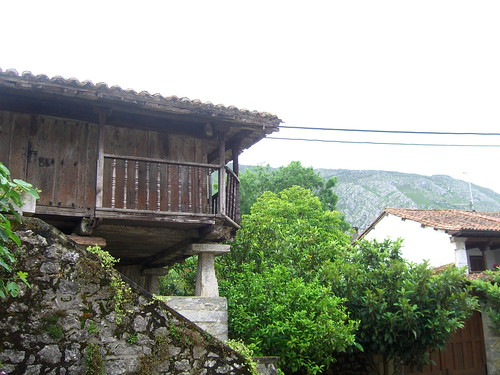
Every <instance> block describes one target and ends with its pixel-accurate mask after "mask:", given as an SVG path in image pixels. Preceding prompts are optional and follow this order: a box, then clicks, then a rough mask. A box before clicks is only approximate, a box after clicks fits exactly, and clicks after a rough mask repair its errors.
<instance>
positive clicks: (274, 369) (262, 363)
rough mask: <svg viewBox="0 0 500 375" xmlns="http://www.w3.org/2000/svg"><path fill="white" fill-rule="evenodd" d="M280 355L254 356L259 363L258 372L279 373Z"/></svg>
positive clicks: (264, 373) (274, 374)
mask: <svg viewBox="0 0 500 375" xmlns="http://www.w3.org/2000/svg"><path fill="white" fill-rule="evenodd" d="M279 359H280V357H253V360H254V361H255V363H256V364H257V372H258V373H259V374H261V375H278V362H279Z"/></svg>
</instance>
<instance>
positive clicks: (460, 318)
mask: <svg viewBox="0 0 500 375" xmlns="http://www.w3.org/2000/svg"><path fill="white" fill-rule="evenodd" d="M399 249H400V242H391V241H385V242H382V243H378V242H376V241H373V242H369V241H362V242H360V243H358V244H357V245H356V246H355V247H353V248H351V249H349V250H348V251H346V253H345V257H344V259H343V260H342V262H341V263H338V264H337V265H336V267H335V269H331V270H330V275H329V276H330V277H331V279H332V288H333V291H334V293H335V294H337V295H339V296H342V297H344V298H346V300H347V301H346V306H347V309H348V311H349V312H350V313H351V316H352V318H353V319H357V320H359V321H360V325H359V330H358V332H357V334H356V340H357V342H358V343H359V344H360V345H361V346H362V348H363V349H364V353H361V352H360V351H359V350H358V349H356V348H352V351H353V352H354V353H355V356H356V357H360V356H361V357H365V359H366V360H367V362H369V363H370V362H371V364H372V365H373V366H374V367H377V364H376V363H374V359H375V358H381V359H382V362H383V363H382V367H385V368H386V370H387V366H389V365H391V364H397V363H404V364H407V365H417V366H419V365H422V364H424V363H425V362H426V359H427V352H428V350H429V349H431V348H432V349H442V348H444V347H445V346H446V344H447V343H448V341H449V339H450V338H451V335H452V333H453V332H454V331H456V330H457V329H459V328H461V327H463V324H464V321H465V320H466V319H468V317H469V316H470V314H471V313H472V311H473V310H474V309H477V301H476V299H475V298H474V297H473V296H472V295H471V294H470V287H469V286H468V282H467V280H466V278H465V273H464V270H463V269H459V268H456V267H452V266H450V267H447V268H446V269H445V270H444V271H442V272H441V273H434V271H433V270H432V269H430V268H429V267H428V265H427V264H426V263H422V264H414V263H409V262H407V261H405V260H404V259H402V258H401V256H400V252H399ZM379 365H380V364H379Z"/></svg>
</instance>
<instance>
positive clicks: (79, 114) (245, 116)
mask: <svg viewBox="0 0 500 375" xmlns="http://www.w3.org/2000/svg"><path fill="white" fill-rule="evenodd" d="M280 122H281V120H280V119H279V118H277V117H276V116H274V115H270V114H268V113H259V112H251V111H247V110H239V109H237V108H235V107H225V106H221V105H213V104H211V103H202V102H200V101H196V100H189V99H186V98H177V97H163V96H161V95H159V94H155V95H151V94H149V93H147V92H140V93H138V92H135V91H132V90H124V89H122V88H120V87H108V86H107V85H106V84H103V83H98V84H93V83H92V82H89V81H84V82H80V81H78V80H77V79H64V78H62V77H54V78H49V77H47V76H45V75H37V76H35V75H32V74H31V73H29V72H25V73H23V74H18V73H17V72H16V71H14V70H7V71H2V70H0V161H1V162H3V163H4V164H5V165H6V166H7V167H8V168H9V169H10V170H11V173H12V175H13V177H14V178H21V179H24V180H26V181H28V182H30V183H32V184H33V185H34V186H35V187H37V188H38V189H41V191H42V192H41V193H40V199H39V200H38V202H37V206H36V211H35V213H34V215H35V216H37V217H39V218H42V219H43V220H45V221H47V222H48V223H50V224H53V225H54V226H56V227H57V228H59V229H60V230H62V231H63V232H64V233H67V234H77V235H80V236H84V235H87V236H92V237H94V238H101V239H104V240H105V242H106V249H107V250H108V251H109V252H110V253H111V254H112V255H114V256H116V257H118V258H120V259H121V261H120V266H119V267H121V269H122V270H123V271H126V269H127V267H129V268H134V269H136V270H141V272H142V275H144V274H154V273H155V272H154V270H155V269H159V268H162V267H165V266H168V265H170V264H172V263H175V262H178V261H181V260H183V259H184V258H185V257H187V256H189V255H192V254H193V249H195V248H196V247H193V245H197V244H198V245H201V244H210V243H217V242H221V241H224V240H227V239H230V238H231V237H232V236H233V235H234V232H235V230H236V229H237V228H238V222H239V180H238V155H239V154H240V153H241V152H242V151H243V150H244V149H246V148H248V147H250V146H252V145H253V144H254V143H256V142H258V141H259V140H261V139H262V138H264V137H265V136H266V135H267V134H270V133H272V132H274V131H276V130H278V126H279V124H280ZM229 162H232V169H231V168H229V167H228V163H229ZM90 242H92V240H90ZM200 248H201V247H200Z"/></svg>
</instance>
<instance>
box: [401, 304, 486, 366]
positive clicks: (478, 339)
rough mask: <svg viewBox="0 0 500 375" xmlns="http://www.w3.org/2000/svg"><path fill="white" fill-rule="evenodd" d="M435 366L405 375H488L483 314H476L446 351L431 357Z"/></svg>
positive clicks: (452, 340) (454, 336)
mask: <svg viewBox="0 0 500 375" xmlns="http://www.w3.org/2000/svg"><path fill="white" fill-rule="evenodd" d="M431 358H432V360H433V361H434V362H435V365H428V366H425V368H424V369H423V370H422V371H409V370H408V369H407V370H406V371H405V375H486V374H487V372H486V354H485V350H484V336H483V325H482V320H481V314H480V313H479V312H475V313H474V315H473V316H472V317H471V319H469V320H468V321H467V322H466V323H465V326H464V328H462V329H461V330H459V331H457V332H456V333H455V334H454V335H453V337H452V339H451V341H450V343H449V344H448V345H447V346H446V349H445V350H442V351H437V352H433V353H432V355H431Z"/></svg>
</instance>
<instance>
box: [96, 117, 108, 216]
mask: <svg viewBox="0 0 500 375" xmlns="http://www.w3.org/2000/svg"><path fill="white" fill-rule="evenodd" d="M97 113H98V115H99V132H98V138H97V169H96V171H97V173H96V186H95V194H96V196H95V205H96V208H100V207H102V197H103V189H104V125H105V122H106V114H105V113H104V110H103V109H102V108H98V109H97Z"/></svg>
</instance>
